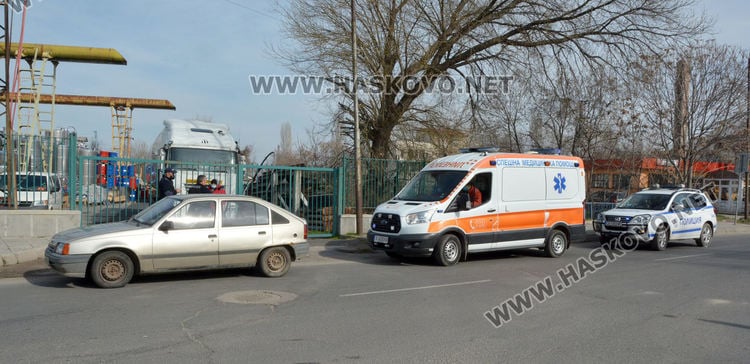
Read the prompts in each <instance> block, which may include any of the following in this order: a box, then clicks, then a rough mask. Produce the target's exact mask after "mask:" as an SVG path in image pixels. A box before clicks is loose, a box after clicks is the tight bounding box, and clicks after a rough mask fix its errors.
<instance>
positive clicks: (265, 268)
mask: <svg viewBox="0 0 750 364" xmlns="http://www.w3.org/2000/svg"><path fill="white" fill-rule="evenodd" d="M291 264H292V258H291V256H290V255H289V251H288V250H286V248H284V247H280V246H275V247H271V248H268V249H266V250H264V251H263V252H262V253H260V257H259V258H258V267H259V268H260V273H261V274H263V275H264V276H266V277H281V276H283V275H284V274H286V272H287V271H289V266H291Z"/></svg>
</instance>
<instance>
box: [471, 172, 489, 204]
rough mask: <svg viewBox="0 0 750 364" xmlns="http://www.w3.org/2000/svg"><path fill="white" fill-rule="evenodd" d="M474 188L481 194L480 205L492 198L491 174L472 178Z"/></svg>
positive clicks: (482, 174) (481, 174)
mask: <svg viewBox="0 0 750 364" xmlns="http://www.w3.org/2000/svg"><path fill="white" fill-rule="evenodd" d="M474 186H476V188H477V189H479V191H480V192H481V193H482V204H485V203H487V201H489V200H490V199H491V198H492V173H489V172H488V173H480V174H477V175H476V176H474Z"/></svg>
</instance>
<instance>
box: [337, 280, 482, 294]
mask: <svg viewBox="0 0 750 364" xmlns="http://www.w3.org/2000/svg"><path fill="white" fill-rule="evenodd" d="M487 282H492V280H490V279H483V280H481V281H470V282H459V283H448V284H436V285H432V286H422V287H411V288H398V289H387V290H384V291H370V292H359V293H347V294H342V295H339V297H354V296H366V295H371V294H381V293H393V292H405V291H416V290H420V289H430V288H443V287H453V286H466V285H469V284H479V283H487Z"/></svg>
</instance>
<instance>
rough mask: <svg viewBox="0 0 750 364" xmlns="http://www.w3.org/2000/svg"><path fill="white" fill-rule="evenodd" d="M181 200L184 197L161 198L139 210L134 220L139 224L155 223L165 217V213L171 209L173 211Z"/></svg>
mask: <svg viewBox="0 0 750 364" xmlns="http://www.w3.org/2000/svg"><path fill="white" fill-rule="evenodd" d="M181 202H182V199H179V198H176V197H167V198H164V199H161V200H159V201H158V202H156V203H155V204H153V205H151V206H149V207H147V208H146V209H144V210H143V211H141V212H139V213H138V214H137V215H135V216H133V221H135V222H137V223H139V224H146V225H153V224H155V223H156V222H157V221H159V219H161V218H162V217H164V215H166V214H167V213H168V212H169V211H172V209H173V208H174V207H175V206H177V205H179V204H180V203H181Z"/></svg>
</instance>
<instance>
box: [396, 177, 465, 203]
mask: <svg viewBox="0 0 750 364" xmlns="http://www.w3.org/2000/svg"><path fill="white" fill-rule="evenodd" d="M464 176H466V172H465V171H422V172H419V174H418V175H417V176H416V177H414V178H413V179H412V180H411V181H409V183H408V184H407V185H406V187H404V189H402V190H401V192H399V193H398V195H396V197H394V200H407V201H440V200H442V199H443V198H445V197H446V196H448V194H449V193H450V192H451V191H453V189H454V188H456V185H458V182H460V181H461V179H463V178H464Z"/></svg>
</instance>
